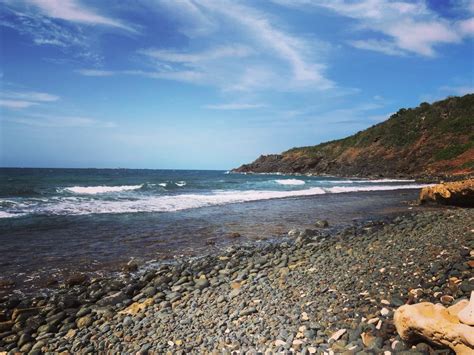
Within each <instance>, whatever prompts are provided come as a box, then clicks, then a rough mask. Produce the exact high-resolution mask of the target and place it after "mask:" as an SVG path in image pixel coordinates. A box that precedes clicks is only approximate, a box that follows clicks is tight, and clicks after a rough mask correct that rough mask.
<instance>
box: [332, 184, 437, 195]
mask: <svg viewBox="0 0 474 355" xmlns="http://www.w3.org/2000/svg"><path fill="white" fill-rule="evenodd" d="M425 186H428V185H426V184H409V185H378V186H377V185H375V186H374V185H370V186H335V187H330V188H328V189H326V191H327V192H330V193H334V194H337V193H341V192H358V191H389V190H403V189H419V188H422V187H425Z"/></svg>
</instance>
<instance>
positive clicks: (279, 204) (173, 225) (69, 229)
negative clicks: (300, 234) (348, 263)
mask: <svg viewBox="0 0 474 355" xmlns="http://www.w3.org/2000/svg"><path fill="white" fill-rule="evenodd" d="M417 193H418V190H417V189H414V190H413V189H405V190H393V191H369V192H349V193H339V194H323V195H317V196H316V197H315V196H306V197H297V198H295V197H292V198H281V199H271V200H261V201H251V202H245V203H236V204H226V205H223V206H210V207H203V208H199V209H192V210H187V211H178V212H173V213H165V214H131V215H120V214H112V215H109V216H107V215H97V216H94V215H90V216H70V217H69V216H65V217H61V216H58V217H54V218H53V222H52V226H55V225H57V226H60V228H56V229H55V228H52V229H45V228H44V226H43V223H49V222H48V221H49V219H48V220H46V219H43V218H34V219H31V222H29V223H28V224H24V223H22V224H16V222H15V221H12V222H10V223H11V224H9V223H8V221H5V222H4V224H3V227H4V228H5V229H4V232H5V233H4V234H3V236H0V254H2V255H8V258H5V259H4V260H3V262H0V269H1V270H2V275H0V285H1V283H2V281H3V282H4V286H7V285H6V282H8V281H9V282H10V284H11V287H10V289H7V288H6V287H4V288H3V289H2V288H0V296H2V294H4V293H5V292H7V291H9V290H10V291H11V290H13V289H16V290H26V291H27V292H29V293H31V292H30V291H31V290H33V291H34V290H35V289H37V288H38V287H40V288H41V287H43V288H44V287H49V286H54V285H55V284H56V285H60V284H61V283H63V282H64V280H66V279H67V278H69V277H70V275H71V274H75V273H78V272H81V273H87V274H88V275H91V277H102V276H104V274H106V273H112V272H116V271H119V270H120V269H121V268H122V267H123V266H124V265H125V264H126V263H127V262H128V261H129V260H130V259H132V258H133V259H134V260H135V261H136V262H137V263H138V264H139V265H140V264H143V263H148V262H149V261H151V260H155V261H157V262H158V263H159V262H163V261H167V260H174V259H175V256H181V255H185V256H199V255H203V254H207V253H208V252H210V251H211V252H213V253H216V252H219V250H223V249H224V248H226V247H228V246H229V245H236V244H248V243H252V242H254V241H258V240H271V239H273V238H276V240H279V239H281V238H282V237H283V236H285V235H286V234H287V232H288V231H289V230H290V229H292V228H311V227H312V224H313V221H314V219H315V218H319V219H328V221H329V223H330V224H331V226H332V227H339V226H347V225H352V224H353V223H354V221H355V220H357V221H363V220H366V219H374V218H384V217H385V216H386V215H395V214H398V213H403V212H407V211H409V210H416V209H417V208H418V207H416V206H413V204H412V203H411V202H412V201H414V200H415V199H416V197H417ZM9 225H10V227H9ZM46 225H47V224H46ZM99 227H100V228H99ZM235 233H238V234H239V237H235ZM59 242H61V244H58V243H59ZM13 282H14V283H15V285H13V284H12V283H13Z"/></svg>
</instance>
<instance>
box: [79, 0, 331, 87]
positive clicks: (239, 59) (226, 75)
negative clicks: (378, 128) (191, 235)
mask: <svg viewBox="0 0 474 355" xmlns="http://www.w3.org/2000/svg"><path fill="white" fill-rule="evenodd" d="M157 3H158V5H154V6H152V8H153V9H154V10H156V8H159V9H160V10H161V12H163V11H165V12H167V15H168V16H170V17H172V18H176V19H177V23H178V31H181V32H182V33H184V34H185V35H186V36H188V37H189V38H190V39H192V41H190V42H189V44H188V45H187V46H184V47H181V48H178V49H176V48H173V49H164V48H144V49H141V50H139V51H137V54H138V55H139V58H141V59H140V60H141V63H142V64H143V63H145V65H148V68H147V69H144V68H143V67H141V68H140V69H138V70H135V69H133V70H132V69H129V68H125V69H124V70H114V71H110V70H97V69H94V68H84V69H81V70H79V71H78V72H79V73H80V74H82V75H85V76H97V77H99V76H103V77H106V76H111V75H139V76H144V77H149V78H155V79H163V80H176V81H181V82H187V83H194V84H198V85H207V86H213V87H217V88H218V89H220V90H221V91H224V92H229V91H262V90H280V91H293V90H304V89H308V88H310V89H316V90H328V89H331V88H334V87H335V86H336V85H335V83H334V82H332V81H331V80H330V79H328V78H327V77H326V75H325V69H326V65H325V64H324V62H325V60H324V58H323V53H324V52H325V51H326V46H325V45H322V42H319V41H318V40H317V39H315V38H312V40H311V41H309V40H306V39H304V38H303V37H302V36H297V35H295V34H292V33H290V31H288V29H286V28H285V26H284V25H282V24H281V23H278V20H277V19H276V18H275V17H270V16H269V15H268V14H266V13H264V12H262V11H259V10H257V9H256V8H254V7H252V6H249V5H243V4H242V3H237V2H234V1H226V0H223V1H209V0H200V1H195V0H182V1H166V0H161V1H158V2H157ZM219 33H227V34H228V35H227V37H226V42H225V43H222V38H220V37H221V36H220V35H219ZM219 38H220V39H219ZM204 43H205V45H203V44H204ZM230 43H232V44H230Z"/></svg>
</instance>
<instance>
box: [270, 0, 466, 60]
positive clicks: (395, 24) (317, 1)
mask: <svg viewBox="0 0 474 355" xmlns="http://www.w3.org/2000/svg"><path fill="white" fill-rule="evenodd" d="M274 1H275V2H277V3H279V4H282V5H285V6H293V7H295V6H297V7H300V8H302V9H311V8H313V9H314V8H323V9H327V10H330V11H333V12H336V13H337V14H339V15H341V16H345V17H349V18H352V19H355V20H357V21H358V23H359V28H358V29H359V30H360V31H364V30H368V31H372V32H374V31H375V32H377V33H378V34H379V35H382V36H384V37H385V38H383V39H380V38H373V37H372V38H366V39H362V40H353V41H350V42H349V43H350V44H351V45H353V46H354V47H356V48H360V49H367V50H374V51H378V52H382V53H385V54H389V55H401V54H407V53H410V54H418V55H422V56H427V57H432V56H435V55H436V47H437V46H438V45H440V44H445V43H459V42H460V41H461V40H462V37H463V36H465V35H466V34H468V33H471V34H472V23H471V22H470V20H466V21H461V22H460V23H459V24H458V25H457V26H456V24H455V22H453V21H449V20H447V19H443V18H441V17H440V16H439V15H438V14H436V13H435V12H433V11H432V10H431V9H429V8H428V6H427V5H426V3H425V1H423V0H417V1H411V2H407V1H390V0H362V1H357V2H353V1H348V0H274ZM470 6H471V7H472V3H471V5H470ZM371 36H373V34H371Z"/></svg>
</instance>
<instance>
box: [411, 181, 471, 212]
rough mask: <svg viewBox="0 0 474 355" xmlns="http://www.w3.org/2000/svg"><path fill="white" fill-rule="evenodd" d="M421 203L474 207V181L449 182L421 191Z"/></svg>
mask: <svg viewBox="0 0 474 355" xmlns="http://www.w3.org/2000/svg"><path fill="white" fill-rule="evenodd" d="M419 201H420V203H422V204H424V203H429V202H436V203H441V204H445V205H454V206H463V207H474V179H467V180H463V181H456V182H447V183H443V184H437V185H433V186H427V187H424V188H423V189H421V192H420V197H419Z"/></svg>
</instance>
